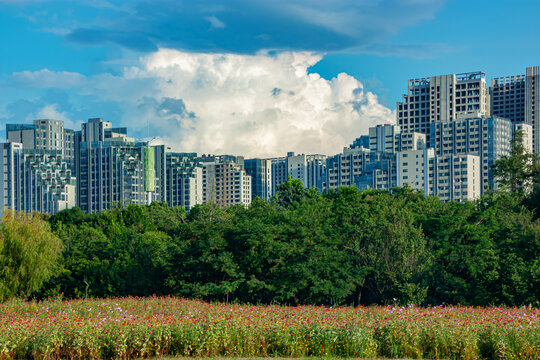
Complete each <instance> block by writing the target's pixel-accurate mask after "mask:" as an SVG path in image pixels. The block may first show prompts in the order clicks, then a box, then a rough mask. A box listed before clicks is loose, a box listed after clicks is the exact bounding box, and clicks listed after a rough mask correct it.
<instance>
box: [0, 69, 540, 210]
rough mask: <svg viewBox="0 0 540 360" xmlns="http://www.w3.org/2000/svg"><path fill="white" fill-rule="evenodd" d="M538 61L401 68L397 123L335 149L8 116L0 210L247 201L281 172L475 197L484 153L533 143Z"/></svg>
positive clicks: (490, 185)
mask: <svg viewBox="0 0 540 360" xmlns="http://www.w3.org/2000/svg"><path fill="white" fill-rule="evenodd" d="M539 77H540V66H537V67H531V68H527V69H526V71H525V74H524V75H518V76H509V77H503V78H496V79H493V80H492V81H491V86H489V87H488V86H487V84H486V79H485V74H484V73H482V72H472V73H466V74H452V75H443V76H433V77H429V78H422V79H413V80H409V83H408V89H407V93H406V94H405V95H403V99H402V101H401V102H398V103H397V106H396V117H397V119H396V120H397V121H396V124H395V125H394V124H385V125H378V126H376V127H373V128H370V129H369V133H368V134H366V135H363V136H360V137H359V138H357V139H356V140H355V141H354V142H353V143H352V144H351V145H350V146H349V147H346V148H344V149H343V152H342V153H340V154H336V155H333V156H326V155H320V154H312V155H306V154H294V153H288V154H287V156H283V157H277V158H269V159H244V157H242V156H232V155H201V156H199V155H197V154H196V153H179V152H174V151H172V150H171V148H170V147H168V146H166V145H163V144H162V143H160V142H157V141H149V142H142V141H135V139H133V138H131V137H128V135H127V129H126V128H114V127H112V124H111V123H110V122H107V121H104V120H103V119H101V118H95V119H89V120H88V121H87V122H86V123H84V124H82V126H81V130H79V131H74V130H71V129H66V128H64V124H63V122H62V121H59V120H49V119H44V120H35V121H34V122H33V124H8V125H6V139H7V141H6V142H5V143H3V144H1V149H2V156H1V157H0V162H1V165H2V167H1V168H2V171H0V177H1V179H0V181H1V184H2V186H0V211H2V212H3V211H4V210H5V209H13V210H23V211H26V212H31V211H40V212H47V213H50V214H54V213H55V212H57V211H60V210H63V209H67V208H70V207H74V206H79V207H80V208H81V209H82V210H83V211H85V212H87V213H93V212H97V211H102V210H105V209H109V208H110V207H111V206H115V204H122V205H128V204H148V203H150V202H152V201H164V202H167V203H168V204H169V205H171V206H183V207H185V208H186V209H187V210H188V211H189V209H190V208H192V207H193V206H194V205H196V204H201V203H207V202H213V203H217V204H219V205H221V206H227V205H231V204H240V205H244V206H247V205H249V204H250V202H251V200H252V199H253V198H255V197H261V198H263V199H269V198H270V197H272V196H274V195H275V194H276V191H277V189H278V186H279V185H280V184H282V183H283V182H285V181H287V179H288V177H289V176H290V177H291V178H293V179H300V180H302V182H303V183H304V186H306V187H315V188H317V189H319V190H320V191H323V192H326V191H330V190H333V189H336V188H337V187H339V186H356V187H358V188H360V189H368V188H375V189H386V190H388V189H391V188H392V187H395V186H404V185H408V186H410V187H412V188H413V189H417V190H419V191H422V192H424V194H425V195H426V196H427V195H435V196H438V197H440V198H441V199H442V200H443V201H451V200H456V201H466V200H472V199H475V198H477V197H478V196H480V195H482V194H483V193H484V192H485V191H487V190H488V189H495V188H496V187H497V181H496V179H495V178H494V177H493V174H492V172H491V165H492V164H493V163H494V162H495V160H496V159H497V158H499V157H500V156H503V155H508V154H509V153H510V150H511V140H512V138H513V136H514V133H515V132H516V131H520V132H522V135H523V136H522V141H523V145H524V146H525V148H526V149H527V150H528V151H531V152H536V153H538V152H540V139H539V135H540V129H539V125H540V118H539V116H540V98H539V96H540V88H539V85H540V84H539V82H540V78H539Z"/></svg>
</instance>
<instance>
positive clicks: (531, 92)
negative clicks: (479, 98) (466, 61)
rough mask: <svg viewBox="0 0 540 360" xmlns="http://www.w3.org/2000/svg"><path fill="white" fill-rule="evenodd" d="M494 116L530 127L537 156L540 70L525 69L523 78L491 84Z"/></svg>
mask: <svg viewBox="0 0 540 360" xmlns="http://www.w3.org/2000/svg"><path fill="white" fill-rule="evenodd" d="M489 91H490V95H491V109H492V114H493V115H494V116H500V117H503V118H507V119H509V120H511V121H512V122H513V123H514V124H517V123H525V124H530V125H531V126H532V140H533V151H534V152H535V153H539V152H540V66H531V67H527V68H526V69H525V74H521V75H512V76H504V77H500V78H495V79H492V80H491V87H490V89H489Z"/></svg>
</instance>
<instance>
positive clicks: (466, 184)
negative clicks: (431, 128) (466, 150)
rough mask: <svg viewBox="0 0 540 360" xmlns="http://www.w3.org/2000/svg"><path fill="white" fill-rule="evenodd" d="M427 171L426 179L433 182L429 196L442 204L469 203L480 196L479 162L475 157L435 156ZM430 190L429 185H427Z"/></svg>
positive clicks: (463, 155)
mask: <svg viewBox="0 0 540 360" xmlns="http://www.w3.org/2000/svg"><path fill="white" fill-rule="evenodd" d="M432 161H433V163H430V164H429V165H430V166H429V168H428V169H427V173H428V179H429V181H431V179H432V180H433V188H432V192H431V191H430V195H435V196H438V197H439V199H441V200H442V201H444V202H448V201H471V200H474V199H477V198H478V197H480V195H481V194H482V181H481V177H480V174H481V171H480V169H481V162H480V157H479V156H477V155H470V154H462V155H446V156H436V157H435V158H434V159H433V160H432ZM428 187H430V190H431V184H428Z"/></svg>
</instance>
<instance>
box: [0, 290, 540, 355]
mask: <svg viewBox="0 0 540 360" xmlns="http://www.w3.org/2000/svg"><path fill="white" fill-rule="evenodd" d="M539 315H540V312H539V310H538V309H537V308H528V307H521V308H516V307H513V308H495V307H487V308H478V307H474V308H472V307H451V306H437V307H430V308H421V307H416V306H384V307H383V306H371V307H357V308H352V307H333V308H324V307H314V306H299V307H286V306H275V305H273V306H253V305H226V304H209V303H204V302H200V301H189V300H182V299H178V298H171V297H165V298H160V297H150V298H145V299H140V298H114V299H107V300H104V299H97V300H86V301H81V300H72V301H67V302H66V301H64V302H63V301H58V300H56V299H51V300H47V301H44V302H23V301H20V300H17V301H11V302H7V303H4V304H0V344H1V345H2V346H0V359H142V358H148V357H152V356H164V355H165V356H167V355H179V356H190V357H212V358H214V357H231V358H254V357H270V358H281V357H285V358H296V357H303V356H316V357H318V358H320V357H326V356H339V357H350V358H371V359H373V358H394V359H395V358H407V359H410V358H414V359H418V358H424V359H471V360H472V359H531V360H532V359H538V358H539V357H540V332H539V331H538V326H539V325H540V319H539Z"/></svg>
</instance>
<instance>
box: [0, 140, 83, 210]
mask: <svg viewBox="0 0 540 360" xmlns="http://www.w3.org/2000/svg"><path fill="white" fill-rule="evenodd" d="M1 150H2V157H1V159H0V165H1V168H2V171H1V172H0V176H1V179H0V182H1V183H2V187H1V193H0V201H1V204H0V212H1V213H3V212H4V211H5V210H6V209H11V210H15V211H24V212H27V213H31V212H34V211H38V212H41V213H48V214H51V215H54V214H55V213H56V212H58V211H61V210H64V209H69V208H71V207H73V206H75V202H76V197H75V187H76V183H75V177H74V176H73V174H72V170H71V168H70V164H69V162H68V161H66V160H65V159H64V157H63V155H62V152H61V151H57V150H43V149H40V150H37V149H24V146H23V144H21V143H15V142H8V143H3V144H1Z"/></svg>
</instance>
